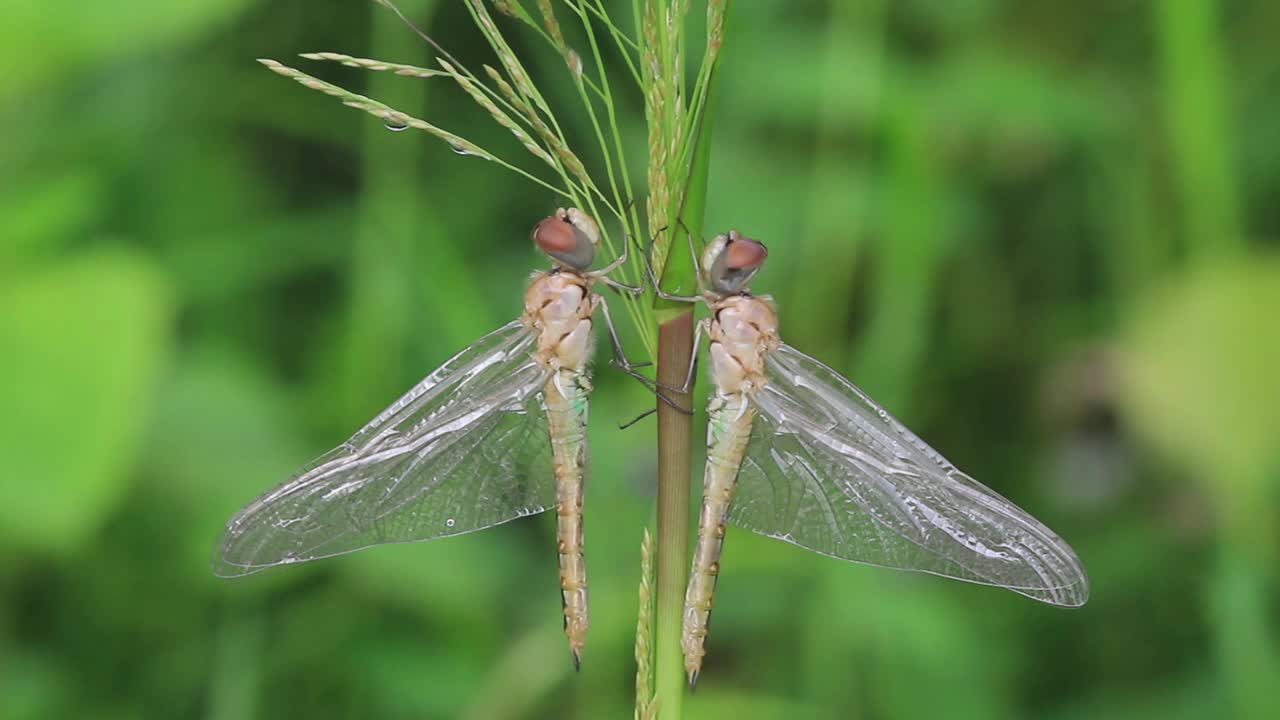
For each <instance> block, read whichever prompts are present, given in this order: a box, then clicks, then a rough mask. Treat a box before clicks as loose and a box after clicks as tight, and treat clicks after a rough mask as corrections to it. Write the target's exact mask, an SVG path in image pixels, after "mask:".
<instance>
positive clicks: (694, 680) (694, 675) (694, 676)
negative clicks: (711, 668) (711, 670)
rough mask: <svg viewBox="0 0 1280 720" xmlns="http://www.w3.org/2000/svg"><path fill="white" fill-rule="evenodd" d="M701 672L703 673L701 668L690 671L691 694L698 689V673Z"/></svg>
mask: <svg viewBox="0 0 1280 720" xmlns="http://www.w3.org/2000/svg"><path fill="white" fill-rule="evenodd" d="M701 673H702V670H701V669H695V670H690V671H689V692H690V693H691V694H692V693H695V692H697V691H698V675H699V674H701Z"/></svg>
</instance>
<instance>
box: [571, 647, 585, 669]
mask: <svg viewBox="0 0 1280 720" xmlns="http://www.w3.org/2000/svg"><path fill="white" fill-rule="evenodd" d="M569 652H570V654H571V655H573V671H574V672H582V651H580V650H578V649H576V648H575V649H573V650H570V651H569Z"/></svg>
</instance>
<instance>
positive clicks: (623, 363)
mask: <svg viewBox="0 0 1280 720" xmlns="http://www.w3.org/2000/svg"><path fill="white" fill-rule="evenodd" d="M600 314H601V315H602V316H603V317H604V324H605V327H606V328H607V329H608V331H609V344H610V345H611V346H612V348H613V357H612V358H610V360H609V363H610V364H611V365H613V366H614V367H616V368H618V369H619V370H622V371H623V372H625V373H626V374H628V375H630V376H631V377H633V378H635V379H636V380H639V381H640V382H641V383H643V384H644V386H645V387H647V388H649V390H650V391H652V392H653V393H654V394H656V395H657V396H658V399H660V400H662V401H663V402H665V403H666V404H668V405H670V406H671V407H673V408H675V409H676V410H677V411H679V412H682V413H684V414H686V415H692V414H693V410H692V409H689V408H683V407H680V405H679V404H678V403H676V402H675V401H674V400H672V399H671V398H669V397H667V396H666V394H664V393H663V392H662V391H663V389H664V388H663V387H662V385H660V384H659V383H658V382H657V381H656V380H654V379H652V378H649V377H645V376H644V375H643V374H641V373H640V372H638V371H637V370H636V368H642V367H647V366H648V365H649V364H650V363H647V362H645V363H633V362H631V360H629V359H628V358H627V355H626V351H625V350H623V348H622V341H621V340H620V339H618V329H617V327H615V326H614V324H613V316H611V315H610V314H609V303H607V302H605V301H604V300H603V299H601V301H600ZM666 389H670V388H666Z"/></svg>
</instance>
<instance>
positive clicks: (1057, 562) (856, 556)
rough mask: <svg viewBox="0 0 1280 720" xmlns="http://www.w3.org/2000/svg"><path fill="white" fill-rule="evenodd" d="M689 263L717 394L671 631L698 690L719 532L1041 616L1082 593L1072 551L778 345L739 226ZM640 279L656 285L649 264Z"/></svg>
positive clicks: (832, 375) (760, 258)
mask: <svg viewBox="0 0 1280 720" xmlns="http://www.w3.org/2000/svg"><path fill="white" fill-rule="evenodd" d="M691 251H692V252H694V255H695V257H694V261H695V266H696V267H697V268H698V275H699V278H698V280H699V290H700V292H701V294H700V295H695V296H685V295H676V294H671V293H667V292H665V291H662V290H661V289H660V288H659V289H658V290H657V293H658V295H660V296H661V297H664V298H666V299H669V300H678V301H684V302H705V303H706V304H707V305H708V306H709V307H710V309H711V316H710V317H709V318H706V319H705V320H703V321H701V322H699V323H698V324H697V325H696V326H695V327H696V329H695V338H694V344H693V347H694V349H695V355H694V358H693V361H692V362H691V363H690V367H689V375H688V377H687V379H686V381H685V387H684V388H683V391H684V392H687V391H688V389H689V387H691V385H692V382H693V378H694V374H695V372H696V370H695V368H696V366H697V353H696V350H697V348H698V347H700V346H701V342H702V340H703V338H704V336H705V338H706V340H707V343H708V357H709V359H710V363H711V377H712V381H713V384H714V388H713V391H712V393H711V397H710V399H709V401H708V405H707V415H708V426H707V460H706V465H705V468H704V476H703V493H702V509H701V512H700V514H699V518H698V536H697V541H696V544H695V548H694V555H693V562H692V568H691V571H690V574H689V584H688V587H687V591H686V593H685V604H684V614H683V628H682V636H681V644H682V649H683V651H684V659H685V671H686V673H687V676H688V680H689V683H690V685H691V686H696V684H697V681H698V675H699V673H700V672H701V669H702V662H703V658H704V657H705V655H706V651H705V647H704V643H705V640H706V637H707V632H708V622H709V620H710V616H711V607H712V599H713V595H714V593H715V587H716V578H717V577H718V576H719V574H720V558H721V550H722V548H723V545H724V538H725V525H726V522H728V523H732V524H734V525H736V526H738V527H742V528H745V529H747V530H751V531H754V532H756V533H759V534H761V535H765V536H768V537H771V538H777V539H779V540H783V541H786V542H789V543H793V544H795V545H798V546H800V547H803V548H807V549H809V550H812V551H815V552H818V553H820V554H822V555H827V556H830V557H834V558H839V559H842V560H848V561H852V562H857V563H864V564H868V565H877V566H882V567H888V568H896V569H901V570H913V571H918V572H925V573H931V574H934V575H941V576H943V577H948V578H954V579H958V580H965V581H968V582H973V583H980V584H985V585H994V586H998V587H1003V588H1006V589H1009V590H1012V591H1014V592H1016V593H1020V594H1022V595H1025V596H1027V597H1030V598H1032V599H1035V600H1039V601H1041V602H1045V603H1049V604H1051V605H1059V606H1064V607H1078V606H1080V605H1083V604H1084V603H1085V601H1086V600H1087V599H1088V597H1089V581H1088V577H1087V575H1086V574H1085V570H1084V567H1083V566H1082V565H1081V564H1080V560H1079V559H1078V558H1077V557H1076V554H1075V552H1074V551H1072V549H1071V547H1070V546H1069V545H1067V543H1065V542H1064V541H1063V540H1062V539H1061V538H1059V537H1058V536H1057V535H1056V534H1054V533H1053V531H1052V530H1050V529H1049V528H1047V527H1045V526H1044V525H1043V524H1041V523H1040V522H1039V521H1038V520H1036V519H1035V518H1033V517H1032V516H1031V515H1029V514H1028V513H1027V512H1026V511H1024V510H1022V509H1021V508H1019V507H1017V506H1016V505H1014V504H1013V503H1012V502H1010V501H1008V500H1006V499H1005V498H1003V497H1001V496H1000V495H999V494H998V493H996V492H995V491H994V490H991V489H990V488H988V487H986V486H984V485H982V484H981V483H979V482H978V481H977V480H974V479H973V478H972V477H970V476H968V475H966V474H965V473H964V472H962V471H960V470H959V469H957V468H956V467H955V466H954V465H953V464H951V463H950V462H949V461H948V460H947V459H946V458H944V457H943V456H942V455H941V454H939V453H938V452H937V451H936V450H934V449H933V448H931V447H929V446H928V445H927V444H925V442H924V441H923V440H921V439H920V438H919V437H917V436H916V435H915V434H914V433H912V432H911V431H910V430H908V429H907V428H906V426H904V425H903V424H902V423H901V422H899V421H898V420H896V419H895V418H894V417H893V416H892V415H890V414H889V413H888V411H886V410H885V409H884V408H883V407H881V406H880V405H879V404H878V403H876V401H875V400H872V399H871V397H870V396H868V395H867V394H866V393H865V392H863V391H862V390H860V389H859V388H858V387H857V386H855V385H854V384H853V383H851V382H850V381H849V380H847V379H845V378H844V377H842V376H841V375H840V374H839V373H837V372H836V371H835V370H832V369H831V368H829V367H827V366H826V365H824V364H822V363H821V362H819V361H818V360H816V359H814V358H812V357H810V356H808V355H806V354H804V353H803V352H800V351H799V350H797V349H795V348H793V347H791V346H790V345H787V344H786V343H784V342H782V340H781V338H780V336H779V334H778V313H777V310H776V309H775V306H774V303H773V301H772V299H771V298H769V297H767V296H755V295H752V294H751V292H750V291H749V290H748V289H747V285H748V284H749V282H750V280H751V278H752V277H753V276H754V275H755V274H756V272H757V271H758V270H759V269H760V268H761V267H762V266H763V265H764V262H765V259H766V258H767V257H768V249H767V248H766V247H765V245H764V243H761V242H759V241H758V240H753V239H751V238H749V237H746V236H744V235H742V234H740V233H738V232H737V231H731V232H729V233H727V234H724V235H719V236H717V237H716V238H715V239H714V240H713V241H712V242H711V243H709V244H708V245H707V247H706V248H705V251H704V252H703V253H702V256H701V258H700V259H699V258H698V257H697V253H696V251H693V250H692V245H691ZM648 278H649V282H650V283H651V284H652V285H653V286H654V287H655V288H658V283H657V280H656V278H655V277H654V273H653V269H652V267H651V266H650V267H649V268H648Z"/></svg>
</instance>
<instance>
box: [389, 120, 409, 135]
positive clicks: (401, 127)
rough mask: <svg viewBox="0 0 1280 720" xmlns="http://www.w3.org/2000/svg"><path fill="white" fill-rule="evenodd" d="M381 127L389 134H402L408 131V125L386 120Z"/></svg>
mask: <svg viewBox="0 0 1280 720" xmlns="http://www.w3.org/2000/svg"><path fill="white" fill-rule="evenodd" d="M383 125H385V126H386V128H387V129H388V130H390V131H391V132H403V131H405V130H408V129H409V124H408V123H403V122H400V121H399V120H387V121H386V122H385V123H383Z"/></svg>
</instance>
